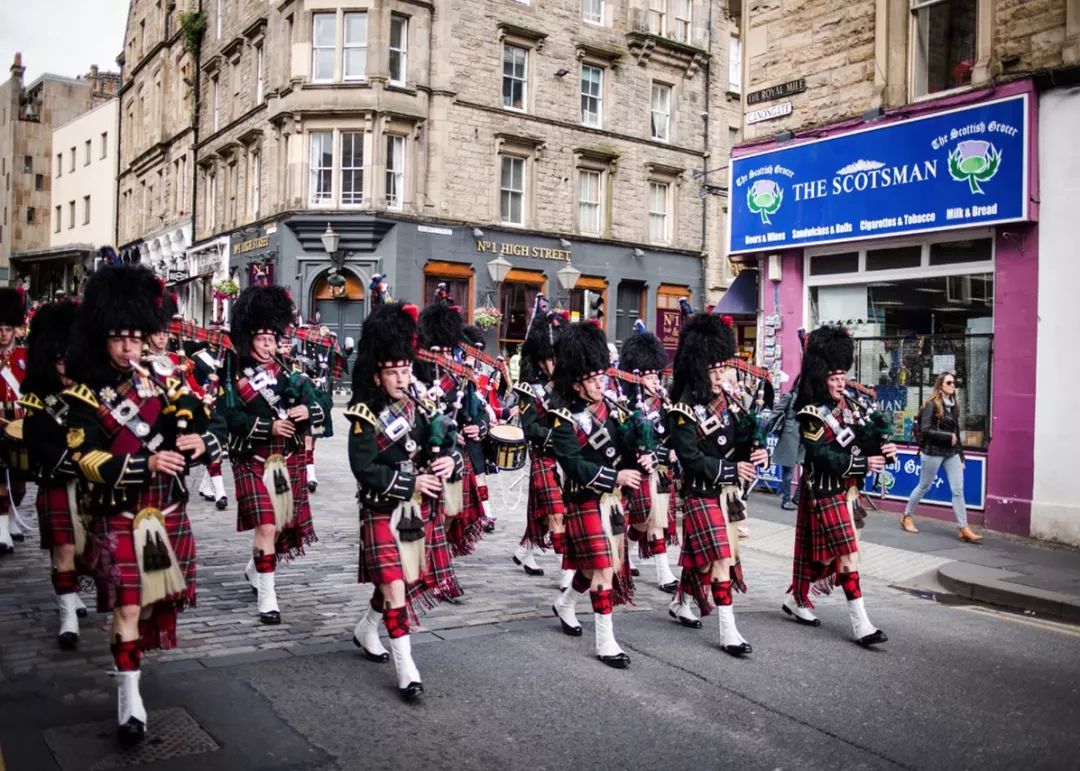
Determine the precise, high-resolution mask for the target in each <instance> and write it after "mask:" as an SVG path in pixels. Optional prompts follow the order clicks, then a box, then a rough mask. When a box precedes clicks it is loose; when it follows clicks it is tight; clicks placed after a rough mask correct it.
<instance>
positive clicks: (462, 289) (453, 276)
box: [423, 260, 473, 320]
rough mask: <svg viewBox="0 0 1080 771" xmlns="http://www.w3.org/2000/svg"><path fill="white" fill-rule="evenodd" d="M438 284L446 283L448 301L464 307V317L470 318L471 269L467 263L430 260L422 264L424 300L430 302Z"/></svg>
mask: <svg viewBox="0 0 1080 771" xmlns="http://www.w3.org/2000/svg"><path fill="white" fill-rule="evenodd" d="M439 284H446V288H447V290H448V291H449V292H450V302H451V303H452V304H454V305H457V306H458V307H459V308H462V309H464V311H465V319H466V320H469V319H471V318H472V310H473V289H472V286H473V269H472V266H471V265H469V264H468V263H462V262H444V261H442V260H432V261H431V262H428V263H427V264H426V265H424V295H423V296H424V302H425V303H427V302H431V299H432V298H433V297H434V296H435V289H436V288H437V287H438V285H439Z"/></svg>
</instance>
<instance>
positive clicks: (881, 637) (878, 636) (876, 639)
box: [856, 629, 889, 648]
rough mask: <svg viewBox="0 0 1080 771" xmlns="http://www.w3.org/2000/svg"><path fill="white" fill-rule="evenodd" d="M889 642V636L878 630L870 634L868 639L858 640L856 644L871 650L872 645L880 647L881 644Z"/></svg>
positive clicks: (861, 638) (867, 636)
mask: <svg viewBox="0 0 1080 771" xmlns="http://www.w3.org/2000/svg"><path fill="white" fill-rule="evenodd" d="M888 641H889V638H888V636H887V635H886V634H885V633H884V632H882V631H881V630H880V629H878V630H876V631H875V632H874V633H873V634H868V635H866V637H860V638H859V639H858V640H856V642H857V643H859V645H861V646H862V647H864V648H869V647H870V646H871V645H880V644H881V643H884V642H888Z"/></svg>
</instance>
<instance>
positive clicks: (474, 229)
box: [472, 228, 484, 238]
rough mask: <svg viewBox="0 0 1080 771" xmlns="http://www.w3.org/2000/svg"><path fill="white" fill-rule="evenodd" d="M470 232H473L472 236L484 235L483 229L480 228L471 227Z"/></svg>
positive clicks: (480, 236) (481, 236) (479, 236)
mask: <svg viewBox="0 0 1080 771" xmlns="http://www.w3.org/2000/svg"><path fill="white" fill-rule="evenodd" d="M472 234H473V238H483V237H484V231H483V230H481V229H480V228H473V229H472Z"/></svg>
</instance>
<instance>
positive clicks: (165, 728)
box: [45, 707, 220, 771]
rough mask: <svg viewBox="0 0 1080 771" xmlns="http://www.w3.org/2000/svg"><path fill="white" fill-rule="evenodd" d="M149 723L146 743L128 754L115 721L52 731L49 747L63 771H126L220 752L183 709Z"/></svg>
mask: <svg viewBox="0 0 1080 771" xmlns="http://www.w3.org/2000/svg"><path fill="white" fill-rule="evenodd" d="M149 719H150V731H149V733H148V734H147V737H146V739H145V741H143V742H142V744H140V745H139V746H137V747H133V748H131V749H128V750H125V749H123V748H122V747H120V745H119V744H118V743H117V741H116V723H115V722H113V721H111V720H103V721H100V722H96V723H79V724H77V725H70V726H61V727H59V728H50V729H49V730H47V731H46V732H45V743H46V744H47V745H48V746H49V749H50V750H52V753H53V756H54V757H55V758H56V760H57V762H58V763H59V764H60V768H62V769H63V771H75V769H80V771H103V770H104V769H108V768H125V767H128V766H137V765H142V764H144V763H155V762H157V761H161V760H169V759H171V758H182V757H185V756H188V755H199V754H201V753H204V752H215V751H216V750H218V749H220V747H218V744H217V742H215V741H214V740H213V739H212V738H211V737H210V734H208V733H206V731H204V730H203V729H202V728H201V727H200V726H199V724H198V723H196V722H195V719H194V718H193V717H192V716H191V715H189V714H188V713H187V710H185V709H183V708H181V707H171V708H169V709H163V710H158V711H156V712H151V713H150V715H149Z"/></svg>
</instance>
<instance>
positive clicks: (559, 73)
mask: <svg viewBox="0 0 1080 771" xmlns="http://www.w3.org/2000/svg"><path fill="white" fill-rule="evenodd" d="M569 74H570V70H568V69H566V68H565V67H560V68H559V69H557V70H555V77H557V78H565V77H566V76H567V75H569Z"/></svg>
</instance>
